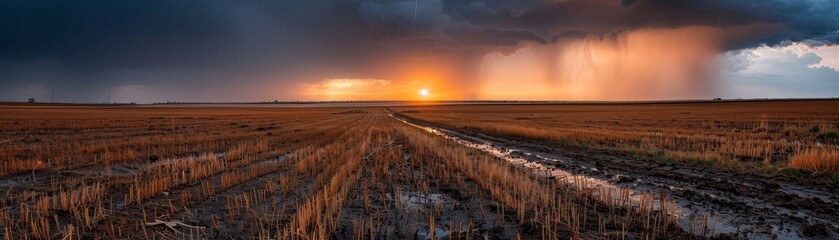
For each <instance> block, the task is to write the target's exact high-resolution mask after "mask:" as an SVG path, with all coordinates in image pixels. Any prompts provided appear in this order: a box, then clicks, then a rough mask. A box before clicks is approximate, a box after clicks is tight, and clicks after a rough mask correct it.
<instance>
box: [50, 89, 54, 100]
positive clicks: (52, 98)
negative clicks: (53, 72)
mask: <svg viewBox="0 0 839 240" xmlns="http://www.w3.org/2000/svg"><path fill="white" fill-rule="evenodd" d="M50 102H53V103H54V102H55V88H53V89H52V97H51V98H50Z"/></svg>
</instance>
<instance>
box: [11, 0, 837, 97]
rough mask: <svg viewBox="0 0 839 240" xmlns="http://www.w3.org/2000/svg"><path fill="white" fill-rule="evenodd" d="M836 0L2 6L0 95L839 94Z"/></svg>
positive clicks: (89, 1)
mask: <svg viewBox="0 0 839 240" xmlns="http://www.w3.org/2000/svg"><path fill="white" fill-rule="evenodd" d="M837 43H839V1H836V0H692V1H689V0H306V1H303V0H300V1H297V0H254V1H250V0H242V1H224V0H179V1H170V0H142V1H139V0H124V1H112V0H77V1H56V0H0V101H25V100H26V99H28V98H36V99H37V101H41V102H49V101H56V102H90V103H93V102H95V103H104V102H137V103H155V102H168V101H181V102H240V101H274V100H279V101H332V100H610V101H619V100H671V99H709V98H716V97H722V98H815V97H839V72H837V70H839V46H837V45H836V44H837Z"/></svg>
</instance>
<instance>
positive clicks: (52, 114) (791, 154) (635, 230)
mask: <svg viewBox="0 0 839 240" xmlns="http://www.w3.org/2000/svg"><path fill="white" fill-rule="evenodd" d="M837 103H838V102H835V101H822V102H773V103H714V104H635V105H630V104H625V105H453V106H415V107H412V106H398V107H391V108H387V107H372V106H367V107H311V108H307V107H295V108H282V107H277V108H271V107H259V108H251V107H235V106H223V107H212V106H209V107H208V106H202V107H189V106H174V107H173V106H166V107H160V108H157V107H149V106H73V105H67V106H50V105H41V106H27V105H6V106H0V226H2V231H1V232H0V236H2V238H4V239H58V238H60V239H91V238H93V239H97V238H98V239H125V238H131V239H135V238H156V239H229V238H230V239H236V238H245V239H247V238H258V239H372V238H375V239H380V238H384V239H515V238H521V239H651V238H654V239H658V238H680V239H684V238H704V237H711V236H713V237H717V238H752V237H770V238H771V237H780V238H831V237H836V236H837V235H836V234H837V233H839V231H837V229H839V226H837V225H836V224H837V222H839V219H837V217H836V216H837V214H839V198H838V197H837V188H836V175H835V174H836V169H835V166H834V167H831V166H833V165H830V163H823V162H824V161H830V159H834V160H835V156H836V146H837V139H836V136H835V135H836V134H835V131H836V129H837V128H839V125H837V124H839V104H837ZM797 161H802V163H797Z"/></svg>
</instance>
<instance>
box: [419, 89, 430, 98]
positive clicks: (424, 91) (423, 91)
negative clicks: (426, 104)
mask: <svg viewBox="0 0 839 240" xmlns="http://www.w3.org/2000/svg"><path fill="white" fill-rule="evenodd" d="M419 95H420V96H423V97H425V96H428V89H425V88H423V89H420V90H419Z"/></svg>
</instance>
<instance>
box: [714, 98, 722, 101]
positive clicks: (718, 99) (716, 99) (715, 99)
mask: <svg viewBox="0 0 839 240" xmlns="http://www.w3.org/2000/svg"><path fill="white" fill-rule="evenodd" d="M714 101H722V98H714Z"/></svg>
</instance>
